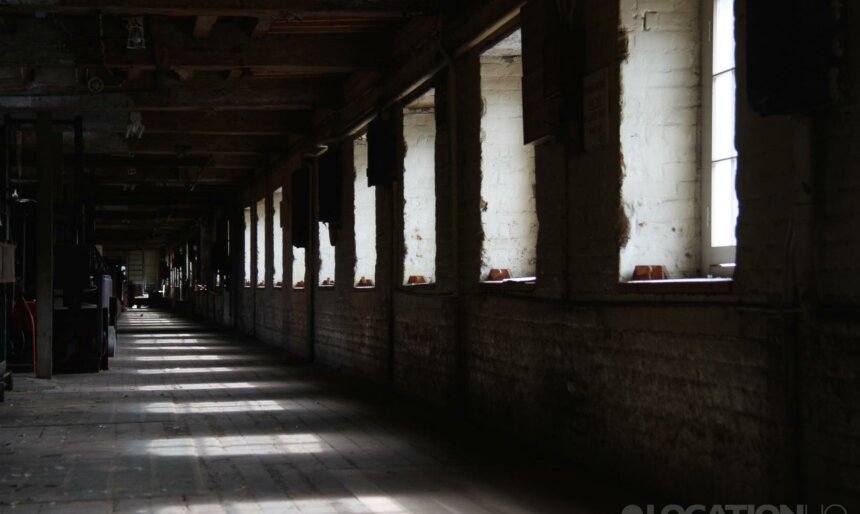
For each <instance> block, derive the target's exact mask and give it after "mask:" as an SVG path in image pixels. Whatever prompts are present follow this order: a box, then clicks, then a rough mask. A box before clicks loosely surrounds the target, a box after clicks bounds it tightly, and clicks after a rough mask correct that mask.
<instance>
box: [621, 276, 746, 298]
mask: <svg viewBox="0 0 860 514" xmlns="http://www.w3.org/2000/svg"><path fill="white" fill-rule="evenodd" d="M733 284H734V281H733V280H732V279H730V278H685V279H668V280H637V281H635V282H621V283H619V284H618V291H619V292H621V293H650V294H727V293H731V292H732V285H733Z"/></svg>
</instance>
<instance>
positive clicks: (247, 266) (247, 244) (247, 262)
mask: <svg viewBox="0 0 860 514" xmlns="http://www.w3.org/2000/svg"><path fill="white" fill-rule="evenodd" d="M244 217H245V218H244V219H245V277H244V278H245V287H251V280H252V277H251V250H252V248H251V208H250V207H245V211H244Z"/></svg>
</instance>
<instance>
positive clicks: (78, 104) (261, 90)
mask: <svg viewBox="0 0 860 514" xmlns="http://www.w3.org/2000/svg"><path fill="white" fill-rule="evenodd" d="M247 82H254V81H224V80H217V81H211V80H193V81H189V82H186V83H184V86H182V87H171V88H169V89H166V90H163V91H151V92H108V91H106V92H104V93H101V94H90V93H81V94H55V95H32V96H30V95H27V94H26V91H22V92H21V93H16V94H7V95H2V94H0V110H8V111H38V110H51V111H73V112H76V113H80V112H110V111H120V112H123V111H125V112H127V111H142V112H147V111H170V112H189V111H207V112H211V111H290V110H299V111H305V110H308V109H310V108H311V107H312V106H313V105H314V103H315V100H314V93H313V88H312V85H311V83H310V81H307V80H290V81H277V82H278V84H263V85H261V84H249V83H247ZM255 86H256V87H255Z"/></svg>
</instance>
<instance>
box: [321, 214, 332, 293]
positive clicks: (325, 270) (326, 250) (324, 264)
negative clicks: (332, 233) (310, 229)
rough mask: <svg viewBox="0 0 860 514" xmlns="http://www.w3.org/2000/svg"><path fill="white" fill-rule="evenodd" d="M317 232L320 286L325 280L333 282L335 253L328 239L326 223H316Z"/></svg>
mask: <svg viewBox="0 0 860 514" xmlns="http://www.w3.org/2000/svg"><path fill="white" fill-rule="evenodd" d="M317 227H318V230H319V258H320V267H319V276H318V277H317V278H318V280H319V283H320V284H322V283H323V282H324V281H325V280H326V279H331V280H334V266H335V253H334V246H332V245H331V238H330V237H329V230H328V223H323V222H322V221H320V222H319V223H317Z"/></svg>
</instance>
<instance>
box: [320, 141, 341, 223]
mask: <svg viewBox="0 0 860 514" xmlns="http://www.w3.org/2000/svg"><path fill="white" fill-rule="evenodd" d="M318 169H319V184H318V187H317V195H318V201H319V220H320V221H322V222H325V223H329V224H330V225H339V224H340V222H341V214H342V213H341V210H342V209H341V205H342V204H343V202H342V201H341V199H342V195H343V154H342V153H341V151H340V149H336V148H330V149H329V151H328V152H326V153H325V154H323V156H322V157H320V160H319V167H318Z"/></svg>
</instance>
